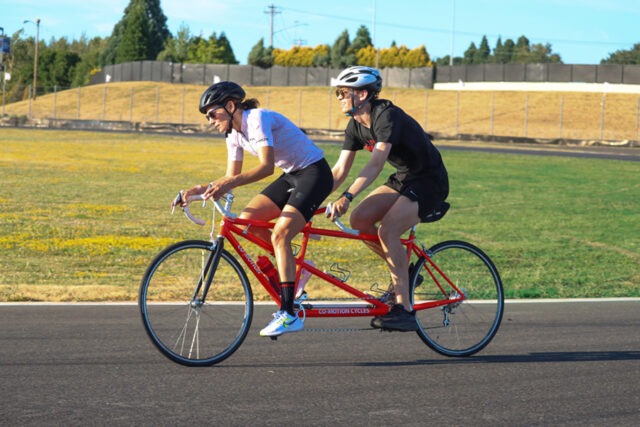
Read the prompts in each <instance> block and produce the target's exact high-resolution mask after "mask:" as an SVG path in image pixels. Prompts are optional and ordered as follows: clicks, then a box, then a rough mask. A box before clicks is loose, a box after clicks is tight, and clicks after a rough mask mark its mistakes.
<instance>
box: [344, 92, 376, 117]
mask: <svg viewBox="0 0 640 427" xmlns="http://www.w3.org/2000/svg"><path fill="white" fill-rule="evenodd" d="M371 98H373V95H372V94H371V92H370V91H367V97H366V98H365V100H364V101H362V103H360V104H358V105H355V103H356V95H355V93H354V92H353V91H351V110H349V111H347V113H346V115H347V117H353V116H354V115H355V114H356V112H357V111H358V110H360V109H361V108H362V107H364V106H365V105H367V103H369V102H370V101H371Z"/></svg>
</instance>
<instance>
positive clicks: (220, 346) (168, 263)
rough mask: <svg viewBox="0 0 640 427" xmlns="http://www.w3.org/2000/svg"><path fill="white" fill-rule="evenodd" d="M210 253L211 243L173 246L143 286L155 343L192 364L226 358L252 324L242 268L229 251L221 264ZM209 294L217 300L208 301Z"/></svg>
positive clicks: (147, 326)
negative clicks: (205, 299)
mask: <svg viewBox="0 0 640 427" xmlns="http://www.w3.org/2000/svg"><path fill="white" fill-rule="evenodd" d="M211 255H212V245H211V243H210V242H204V241H186V242H182V243H179V244H176V245H173V246H171V247H169V248H167V249H166V250H165V251H164V252H162V253H161V254H160V255H158V257H156V259H155V260H154V262H153V263H152V264H151V265H150V267H149V268H148V269H147V272H146V273H145V277H144V278H143V280H142V283H141V287H140V311H141V314H142V319H143V323H144V325H145V329H146V330H147V333H148V335H149V337H150V338H151V340H152V342H153V343H154V345H155V346H156V347H157V348H158V349H159V350H160V351H161V352H162V353H163V354H164V355H165V356H167V357H168V358H170V359H172V360H174V361H175V362H178V363H181V364H184V365H188V366H200V365H211V364H214V363H218V362H220V361H222V360H224V359H226V358H227V357H228V356H229V355H231V354H232V353H233V352H234V351H235V350H236V349H237V348H238V347H239V346H240V344H241V343H242V341H243V340H244V338H245V337H246V334H247V332H248V330H249V327H250V324H251V318H252V314H253V295H252V292H251V287H250V284H249V281H248V279H247V277H246V274H245V273H244V271H243V270H242V267H241V266H240V265H239V264H238V262H237V261H236V260H235V259H234V258H233V257H232V256H231V255H230V254H229V253H228V252H226V251H224V250H221V253H220V261H219V263H214V262H212V256H211ZM190 275H191V276H190ZM189 277H191V279H190V278H189ZM203 279H204V280H203ZM207 282H208V283H207ZM203 284H204V286H203ZM205 293H206V294H207V298H208V299H209V300H210V301H212V302H215V303H214V304H207V303H205V302H204V301H203V298H204V295H205ZM194 295H195V297H194ZM181 301H182V302H181ZM185 303H186V305H187V309H188V312H187V313H184V311H183V308H184V304H185ZM178 307H180V308H179V310H176V309H177V308H178ZM176 327H177V330H176ZM176 332H177V333H176Z"/></svg>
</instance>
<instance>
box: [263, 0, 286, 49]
mask: <svg viewBox="0 0 640 427" xmlns="http://www.w3.org/2000/svg"><path fill="white" fill-rule="evenodd" d="M267 8H268V9H269V10H266V11H265V12H264V13H266V14H269V15H271V33H270V37H269V47H273V17H274V16H275V15H277V14H278V13H282V12H280V11H279V10H277V8H276V6H274V5H273V3H271V5H270V6H267Z"/></svg>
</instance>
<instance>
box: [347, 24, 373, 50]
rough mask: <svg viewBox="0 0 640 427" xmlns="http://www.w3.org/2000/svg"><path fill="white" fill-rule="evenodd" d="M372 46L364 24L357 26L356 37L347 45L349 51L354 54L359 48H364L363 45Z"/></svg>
mask: <svg viewBox="0 0 640 427" xmlns="http://www.w3.org/2000/svg"><path fill="white" fill-rule="evenodd" d="M369 46H373V43H372V42H371V35H369V30H368V29H367V27H365V26H364V25H361V26H360V28H358V32H357V33H356V37H355V38H354V39H353V42H352V43H351V45H350V46H349V50H350V52H349V53H353V54H354V55H356V54H357V53H358V51H359V50H360V49H364V48H365V47H369Z"/></svg>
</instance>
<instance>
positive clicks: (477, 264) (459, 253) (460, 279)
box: [138, 193, 504, 366]
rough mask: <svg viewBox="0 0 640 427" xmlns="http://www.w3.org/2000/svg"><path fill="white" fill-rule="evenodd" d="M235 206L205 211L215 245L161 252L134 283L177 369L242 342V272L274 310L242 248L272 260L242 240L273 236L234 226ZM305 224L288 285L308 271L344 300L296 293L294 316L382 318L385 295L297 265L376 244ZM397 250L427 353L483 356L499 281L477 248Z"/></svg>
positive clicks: (147, 323)
mask: <svg viewBox="0 0 640 427" xmlns="http://www.w3.org/2000/svg"><path fill="white" fill-rule="evenodd" d="M178 197H181V193H179V194H178ZM233 199H234V196H233V194H227V195H225V196H224V197H222V198H221V199H220V200H217V201H215V202H213V206H214V207H215V209H214V210H213V217H214V222H215V213H216V211H217V212H219V213H220V214H221V215H222V219H221V220H220V223H219V229H218V232H217V235H216V236H215V237H214V233H212V234H211V239H210V240H209V241H205V240H185V241H181V242H177V243H175V244H172V245H170V246H169V247H167V248H166V249H164V250H162V251H161V252H160V253H159V254H158V255H157V256H156V257H155V258H154V259H153V260H152V262H151V263H150V265H149V266H148V268H147V269H146V272H145V273H144V276H143V278H142V281H141V284H140V290H139V298H138V305H139V308H140V313H141V316H142V322H143V324H144V327H145V330H146V332H147V334H148V336H149V338H150V339H151V341H152V343H153V344H154V346H155V347H156V348H157V349H158V350H159V351H160V352H161V353H162V354H163V355H164V356H166V357H167V358H169V359H170V360H172V361H174V362H176V363H179V364H182V365H186V366H210V365H214V364H216V363H219V362H222V361H223V360H225V359H227V358H228V357H229V356H231V355H232V354H233V353H234V352H235V351H236V350H237V349H238V348H239V347H240V345H241V344H242V343H243V341H244V340H245V338H246V336H247V333H248V332H249V329H250V327H251V322H252V319H253V312H254V297H253V291H252V287H251V282H250V280H249V276H248V275H247V270H248V272H249V275H250V276H253V277H254V278H255V279H256V281H257V283H259V285H261V286H262V287H263V288H264V290H265V291H266V292H267V294H268V296H269V297H270V298H271V299H272V300H273V301H274V302H275V303H276V304H278V305H279V304H280V293H279V290H278V289H277V287H276V286H275V285H274V283H273V281H272V280H270V278H269V275H268V274H267V273H265V271H266V269H265V267H264V265H263V264H262V263H261V262H259V261H262V262H264V261H265V257H264V256H261V257H256V256H255V255H254V256H252V255H250V254H249V252H247V250H246V249H245V246H243V245H242V244H241V241H243V240H246V241H249V242H251V243H253V244H254V245H257V246H258V247H259V248H261V249H263V250H264V251H266V252H267V253H268V254H270V255H271V256H273V246H272V245H271V242H269V241H265V240H263V239H261V238H259V237H257V236H256V235H254V234H252V233H250V232H248V231H249V230H250V228H251V227H265V228H273V226H274V222H271V221H256V220H248V219H243V218H239V217H238V216H237V215H236V214H235V213H233V211H232V207H233ZM178 200H179V199H178V198H176V202H177V201H178ZM195 200H200V201H202V196H194V197H193V198H191V199H190V200H189V201H188V202H193V201H195ZM174 205H175V202H174ZM183 211H184V213H185V215H186V216H187V217H188V218H189V219H190V220H192V221H193V222H195V223H196V224H199V225H204V224H205V221H203V220H201V219H199V218H197V217H195V216H194V215H193V214H192V213H191V212H190V210H189V207H188V206H186V207H185V208H183ZM325 212H326V208H324V207H323V208H320V209H318V210H317V211H316V212H315V215H314V217H315V216H318V215H324V214H325ZM313 222H314V218H312V219H311V220H310V221H309V222H308V223H307V224H306V226H305V227H304V229H303V230H302V232H301V233H300V244H299V248H297V251H296V253H295V258H296V283H299V279H300V276H301V274H302V273H303V271H304V270H306V272H308V273H307V274H311V276H312V277H315V278H316V280H318V279H319V280H320V281H322V283H323V284H328V285H329V286H333V287H336V288H339V289H340V290H342V291H344V292H343V293H346V294H345V295H348V296H349V297H348V298H347V299H342V300H340V301H333V300H318V301H314V300H312V299H311V298H309V295H307V293H302V294H300V296H299V297H298V296H297V297H296V301H295V307H296V309H297V314H298V316H300V317H303V318H312V317H313V318H329V317H331V318H339V317H374V316H382V315H384V314H386V313H388V312H389V310H390V304H389V298H390V297H392V296H391V295H390V292H391V290H387V291H384V292H383V291H380V293H382V295H379V296H375V295H372V293H369V292H364V291H361V290H359V289H357V288H356V287H355V285H354V284H353V281H352V280H351V277H350V274H341V273H340V271H324V270H322V269H321V268H319V267H317V266H315V264H313V263H312V262H310V261H307V260H305V255H306V254H307V248H308V247H309V246H310V245H313V241H314V240H316V239H318V238H335V239H338V240H341V239H350V240H357V241H363V242H367V241H370V242H376V241H378V236H376V235H367V234H362V233H360V232H358V231H357V230H353V229H350V228H348V227H346V226H345V225H344V224H342V223H341V222H340V220H336V221H334V224H335V227H334V226H333V225H331V226H329V227H319V226H314V224H313ZM401 241H402V244H403V245H404V247H405V248H406V251H407V257H408V258H409V261H410V262H411V263H412V266H413V267H412V268H411V272H410V277H409V282H410V297H411V302H412V304H413V308H414V310H415V311H416V321H417V323H418V329H417V331H416V333H417V335H418V336H419V337H420V339H421V340H422V341H423V342H424V343H425V344H426V345H427V346H428V347H429V348H431V349H432V350H434V351H435V352H437V353H440V354H442V355H445V356H450V357H464V356H470V355H473V354H475V353H477V352H478V351H480V350H482V349H483V348H484V347H485V346H486V345H487V344H489V342H490V341H491V340H492V339H493V337H494V336H495V335H496V333H497V331H498V328H499V327H500V322H501V320H502V314H503V310H504V292H503V287H502V281H501V279H500V275H499V273H498V270H497V269H496V267H495V265H494V263H493V262H492V261H491V259H490V258H489V257H488V256H487V255H486V254H485V253H484V252H483V251H482V250H481V249H479V248H478V247H477V246H475V245H473V244H471V243H468V242H464V241H460V240H448V241H443V242H441V243H438V244H436V245H434V246H432V247H430V248H426V247H425V246H423V245H422V244H421V243H420V242H418V241H417V239H416V227H413V228H412V229H411V230H410V231H409V232H408V235H407V237H403V238H402V239H401ZM243 243H244V242H243ZM254 258H255V259H254ZM245 267H246V269H247V270H245ZM369 329H370V330H372V331H373V330H376V329H374V328H373V327H372V328H369ZM303 331H304V330H303ZM274 338H275V337H274Z"/></svg>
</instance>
